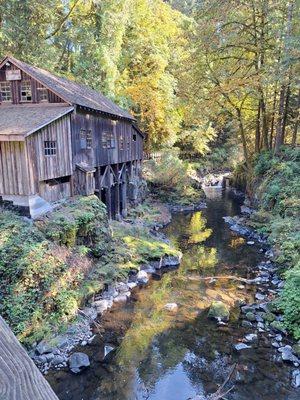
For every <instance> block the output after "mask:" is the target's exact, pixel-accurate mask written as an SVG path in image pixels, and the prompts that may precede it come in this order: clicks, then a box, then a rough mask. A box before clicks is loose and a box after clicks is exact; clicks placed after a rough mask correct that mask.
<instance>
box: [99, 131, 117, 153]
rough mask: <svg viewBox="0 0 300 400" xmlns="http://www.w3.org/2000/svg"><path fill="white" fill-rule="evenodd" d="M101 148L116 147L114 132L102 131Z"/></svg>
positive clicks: (109, 148)
mask: <svg viewBox="0 0 300 400" xmlns="http://www.w3.org/2000/svg"><path fill="white" fill-rule="evenodd" d="M101 145H102V149H108V150H111V149H115V148H116V135H115V132H108V131H104V132H102V135H101Z"/></svg>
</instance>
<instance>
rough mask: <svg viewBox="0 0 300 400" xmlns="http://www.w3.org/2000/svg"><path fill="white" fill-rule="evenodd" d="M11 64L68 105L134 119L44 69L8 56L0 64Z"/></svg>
mask: <svg viewBox="0 0 300 400" xmlns="http://www.w3.org/2000/svg"><path fill="white" fill-rule="evenodd" d="M7 61H9V62H11V63H13V64H15V65H16V66H17V67H18V68H20V69H21V70H23V71H24V72H25V73H26V74H28V75H30V76H32V77H33V78H34V79H36V80H37V81H39V82H40V83H41V84H43V85H44V86H46V87H47V88H48V89H50V90H52V91H53V92H54V93H56V94H57V95H58V96H60V97H61V98H62V99H63V100H65V101H66V102H68V103H70V104H74V105H79V106H82V107H87V108H90V109H93V110H97V111H101V112H103V113H107V114H110V115H112V116H114V117H121V118H126V119H129V120H134V117H133V116H132V115H131V114H129V113H128V112H127V111H125V110H123V109H122V108H121V107H119V106H117V105H116V104H115V103H113V102H112V101H111V100H109V99H108V98H107V97H105V96H103V94H101V93H100V92H97V91H96V90H93V89H91V88H89V87H87V86H85V85H82V84H79V83H76V82H74V81H71V80H69V79H66V78H61V77H59V76H56V75H54V74H52V73H51V72H49V71H46V70H44V69H41V68H38V67H34V66H32V65H29V64H26V63H25V62H23V61H20V60H17V59H16V58H14V57H11V56H8V57H5V59H4V60H3V61H2V62H1V63H0V64H3V62H7Z"/></svg>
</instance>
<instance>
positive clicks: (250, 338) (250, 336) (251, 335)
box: [245, 333, 257, 342]
mask: <svg viewBox="0 0 300 400" xmlns="http://www.w3.org/2000/svg"><path fill="white" fill-rule="evenodd" d="M245 339H246V341H247V342H254V341H256V340H257V334H256V333H249V334H248V335H246V336H245Z"/></svg>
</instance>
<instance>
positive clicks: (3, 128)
mask: <svg viewBox="0 0 300 400" xmlns="http://www.w3.org/2000/svg"><path fill="white" fill-rule="evenodd" d="M73 110H74V107H72V106H70V105H67V104H64V103H56V104H54V103H53V104H52V105H50V104H24V105H1V106H0V141H1V137H2V138H4V136H6V138H5V140H21V141H22V140H24V138H25V137H26V136H29V135H30V134H31V133H34V132H36V131H38V130H39V129H41V128H43V127H44V126H46V125H48V124H50V123H51V122H53V121H55V120H56V119H58V118H60V117H62V116H63V115H66V114H68V113H69V112H71V111H73Z"/></svg>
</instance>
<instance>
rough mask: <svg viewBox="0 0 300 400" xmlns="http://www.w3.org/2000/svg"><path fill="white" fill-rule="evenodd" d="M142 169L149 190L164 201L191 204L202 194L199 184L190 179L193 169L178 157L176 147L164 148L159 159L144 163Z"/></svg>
mask: <svg viewBox="0 0 300 400" xmlns="http://www.w3.org/2000/svg"><path fill="white" fill-rule="evenodd" d="M144 170H145V171H144V176H145V178H146V180H147V183H148V185H149V188H150V191H151V192H152V193H153V194H154V195H155V196H157V197H158V198H160V199H161V200H162V201H164V202H167V203H170V204H172V203H177V204H182V205H185V204H192V203H197V202H199V201H200V200H201V198H202V196H203V194H202V191H201V190H200V188H199V185H198V184H197V182H196V181H194V180H193V179H192V177H193V175H195V174H196V172H195V170H193V168H192V167H191V164H189V163H188V162H186V161H183V160H181V159H180V158H179V157H178V150H177V149H174V148H173V149H168V150H165V151H164V152H162V153H161V158H160V159H159V160H157V161H154V160H150V161H149V162H148V163H147V164H145V167H144Z"/></svg>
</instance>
